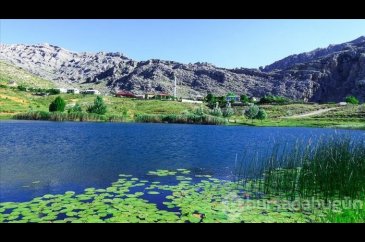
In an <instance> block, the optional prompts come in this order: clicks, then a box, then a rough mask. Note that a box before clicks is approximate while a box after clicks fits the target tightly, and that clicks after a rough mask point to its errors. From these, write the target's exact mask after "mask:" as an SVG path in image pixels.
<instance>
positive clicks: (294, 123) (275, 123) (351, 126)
mask: <svg viewBox="0 0 365 242" xmlns="http://www.w3.org/2000/svg"><path fill="white" fill-rule="evenodd" d="M15 120H17V121H22V120H23V121H48V122H78V123H132V124H133V123H158V124H187V125H189V124H194V125H214V126H246V127H272V128H275V127H283V128H285V127H287V128H331V129H348V130H365V124H363V123H360V122H349V123H347V122H345V123H330V124H326V123H325V122H331V120H324V121H325V122H324V121H322V123H321V122H318V123H317V124H314V123H312V122H313V121H316V120H294V119H292V120H291V122H290V123H286V122H282V120H267V121H265V122H262V123H260V122H254V123H253V124H252V123H250V122H251V121H248V122H231V121H228V123H227V124H205V123H191V122H138V121H135V120H126V121H108V120H84V121H78V120H41V119H16V118H12V117H4V118H3V117H0V123H1V122H3V121H15ZM303 121H304V122H303ZM306 122H308V123H306ZM332 122H333V121H332Z"/></svg>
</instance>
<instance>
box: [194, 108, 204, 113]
mask: <svg viewBox="0 0 365 242" xmlns="http://www.w3.org/2000/svg"><path fill="white" fill-rule="evenodd" d="M194 114H195V115H204V109H203V107H198V108H196V109H195V110H194Z"/></svg>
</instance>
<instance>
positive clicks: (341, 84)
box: [0, 37, 365, 102]
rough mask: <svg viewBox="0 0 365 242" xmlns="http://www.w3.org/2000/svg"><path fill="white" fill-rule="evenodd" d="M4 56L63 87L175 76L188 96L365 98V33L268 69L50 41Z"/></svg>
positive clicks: (160, 87) (166, 80)
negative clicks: (139, 56)
mask: <svg viewBox="0 0 365 242" xmlns="http://www.w3.org/2000/svg"><path fill="white" fill-rule="evenodd" d="M299 56H300V57H299ZM0 60H3V61H6V62H9V63H12V64H14V65H16V66H19V67H22V68H24V69H26V70H28V71H30V72H32V73H34V74H37V75H39V76H41V77H43V78H47V79H50V80H53V81H54V82H55V83H57V85H59V86H62V85H66V84H68V85H69V84H72V85H76V86H79V87H81V88H82V87H83V85H86V84H87V85H90V84H98V87H101V86H103V87H105V91H110V90H113V89H123V90H128V91H132V92H134V93H136V94H140V93H145V92H168V93H172V90H173V78H174V76H175V77H176V78H177V80H178V95H179V96H183V97H187V96H193V95H197V94H201V95H205V94H207V93H208V92H212V93H215V94H226V93H227V92H230V91H233V92H236V93H239V94H241V93H246V94H249V95H251V96H256V97H261V96H263V95H265V94H274V95H283V96H287V97H290V98H293V99H305V100H308V101H320V102H327V101H341V100H343V99H344V97H345V96H346V95H350V94H352V95H356V96H357V97H359V98H360V99H362V100H365V37H361V38H359V39H356V40H354V41H352V42H348V43H345V44H342V45H336V46H332V47H328V48H326V49H317V50H314V51H312V52H309V53H303V54H299V55H296V56H289V57H287V58H285V59H283V60H281V61H278V62H275V63H274V64H272V65H270V66H267V67H266V68H265V69H264V70H263V71H259V70H257V69H247V68H237V69H225V68H219V67H216V66H214V65H211V64H208V63H195V64H182V63H178V62H174V61H163V60H155V59H153V60H148V61H140V62H137V61H134V60H132V59H129V58H127V57H126V56H124V55H123V54H121V53H104V52H98V53H94V54H92V53H74V52H70V51H67V50H65V49H63V48H60V47H57V46H53V45H49V44H43V45H0ZM274 69H275V71H274ZM0 71H1V70H0Z"/></svg>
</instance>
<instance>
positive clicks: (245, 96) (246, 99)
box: [241, 95, 250, 103]
mask: <svg viewBox="0 0 365 242" xmlns="http://www.w3.org/2000/svg"><path fill="white" fill-rule="evenodd" d="M241 102H242V103H249V102H250V98H249V97H248V96H247V95H241Z"/></svg>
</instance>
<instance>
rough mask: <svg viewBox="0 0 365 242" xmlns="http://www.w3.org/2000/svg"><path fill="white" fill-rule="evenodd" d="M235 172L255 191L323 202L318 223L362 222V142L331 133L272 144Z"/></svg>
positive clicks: (364, 203) (364, 182)
mask: <svg viewBox="0 0 365 242" xmlns="http://www.w3.org/2000/svg"><path fill="white" fill-rule="evenodd" d="M236 176H237V178H236V180H237V182H238V183H239V184H242V185H243V186H244V187H250V189H251V191H255V192H256V194H265V195H267V196H274V197H277V198H278V199H281V200H289V201H298V202H299V204H302V205H301V206H305V205H308V202H312V203H313V202H315V203H316V204H318V203H323V204H322V205H323V206H326V208H325V209H324V210H323V212H324V213H325V216H321V218H318V219H319V220H320V221H322V222H365V220H364V218H365V216H364V215H365V212H364V211H365V210H364V209H365V208H364V206H365V199H364V198H365V141H364V140H356V141H355V140H351V139H350V138H348V137H344V136H337V135H336V136H333V137H331V138H329V139H326V140H324V139H321V140H319V141H318V142H314V143H308V144H307V145H306V146H305V145H303V144H302V143H300V142H297V143H296V144H294V145H293V147H291V146H290V147H287V146H285V147H280V146H278V145H276V146H275V147H274V149H273V150H272V153H271V156H270V157H269V158H268V159H267V160H259V159H258V158H257V157H254V158H253V159H252V160H251V161H249V162H244V163H242V165H240V166H239V168H238V170H237V173H236ZM311 206H316V205H315V204H311ZM312 208H313V207H312Z"/></svg>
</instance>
